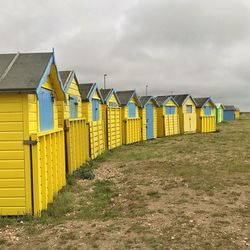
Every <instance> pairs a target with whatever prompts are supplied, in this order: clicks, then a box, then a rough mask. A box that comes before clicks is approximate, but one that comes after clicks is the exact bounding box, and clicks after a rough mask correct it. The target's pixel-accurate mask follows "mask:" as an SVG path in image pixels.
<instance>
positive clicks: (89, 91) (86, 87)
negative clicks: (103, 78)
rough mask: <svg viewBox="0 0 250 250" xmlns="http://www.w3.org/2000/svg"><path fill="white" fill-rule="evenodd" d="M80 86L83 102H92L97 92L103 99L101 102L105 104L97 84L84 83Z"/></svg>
mask: <svg viewBox="0 0 250 250" xmlns="http://www.w3.org/2000/svg"><path fill="white" fill-rule="evenodd" d="M78 86H79V91H80V94H81V98H82V101H85V102H86V101H87V102H89V101H91V100H92V97H93V95H94V93H95V91H97V93H98V94H99V96H100V98H101V102H102V103H103V98H102V95H101V92H100V91H99V89H98V87H97V84H96V83H82V84H79V85H78Z"/></svg>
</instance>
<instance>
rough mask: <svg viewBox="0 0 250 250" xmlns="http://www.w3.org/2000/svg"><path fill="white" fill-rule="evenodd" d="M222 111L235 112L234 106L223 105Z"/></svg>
mask: <svg viewBox="0 0 250 250" xmlns="http://www.w3.org/2000/svg"><path fill="white" fill-rule="evenodd" d="M224 110H226V111H236V108H235V107H234V105H224Z"/></svg>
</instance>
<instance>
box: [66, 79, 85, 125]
mask: <svg viewBox="0 0 250 250" xmlns="http://www.w3.org/2000/svg"><path fill="white" fill-rule="evenodd" d="M69 96H74V97H77V99H78V109H77V118H81V117H82V101H81V94H80V92H79V88H78V86H77V83H76V81H75V80H74V79H73V81H72V82H71V83H70V86H69V88H68V91H67V93H66V102H65V103H64V119H65V120H66V119H69V118H70V105H69Z"/></svg>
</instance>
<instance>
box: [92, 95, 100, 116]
mask: <svg viewBox="0 0 250 250" xmlns="http://www.w3.org/2000/svg"><path fill="white" fill-rule="evenodd" d="M99 109H100V107H99V100H96V99H93V100H92V119H93V121H98V120H99Z"/></svg>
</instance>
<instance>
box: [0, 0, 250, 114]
mask: <svg viewBox="0 0 250 250" xmlns="http://www.w3.org/2000/svg"><path fill="white" fill-rule="evenodd" d="M0 24H1V25H0V34H1V39H0V48H1V49H0V50H1V51H0V52H13V51H51V50H52V48H55V49H56V56H57V61H58V65H59V66H60V68H61V69H74V70H75V71H76V73H77V75H78V78H79V80H80V81H81V82H89V81H95V82H96V81H97V82H99V83H100V85H102V82H103V74H104V73H107V74H108V79H107V84H108V86H109V87H115V88H117V89H136V90H137V91H138V93H139V94H144V93H145V85H146V84H149V91H150V93H151V94H153V95H157V94H164V93H166V94H168V93H170V92H172V91H173V92H174V93H184V92H189V93H191V94H193V95H194V96H204V95H210V96H212V97H213V98H214V99H215V100H216V101H221V102H225V103H229V104H230V103H233V104H235V105H237V106H240V107H241V108H242V109H243V110H249V109H250V98H249V95H250V87H249V82H250V73H249V68H250V5H249V3H248V1H247V0H175V1H171V0H156V1H152V0H127V1H117V0H106V1H103V0H92V1H87V0H64V1H59V0H54V1H49V0H44V1H37V0H26V1H25V2H23V1H19V0H9V1H5V3H3V4H2V6H1V10H0Z"/></svg>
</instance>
